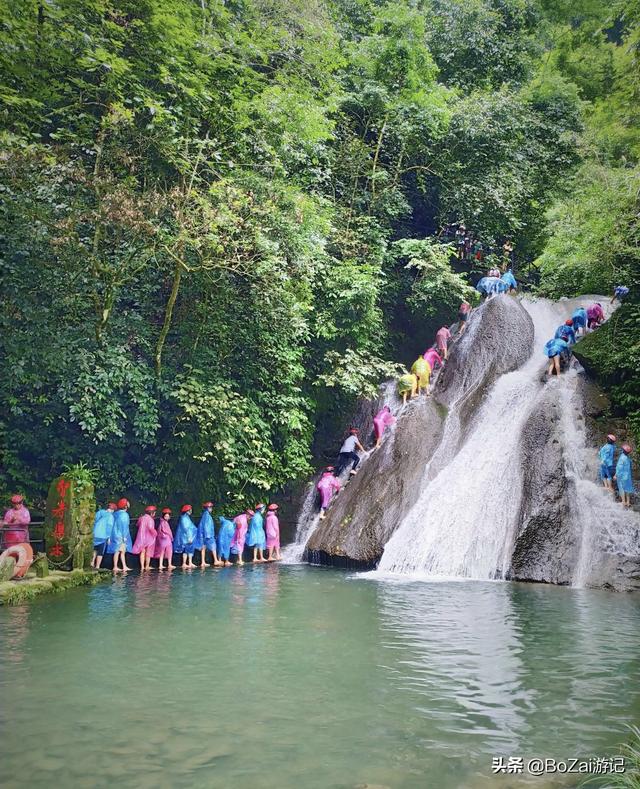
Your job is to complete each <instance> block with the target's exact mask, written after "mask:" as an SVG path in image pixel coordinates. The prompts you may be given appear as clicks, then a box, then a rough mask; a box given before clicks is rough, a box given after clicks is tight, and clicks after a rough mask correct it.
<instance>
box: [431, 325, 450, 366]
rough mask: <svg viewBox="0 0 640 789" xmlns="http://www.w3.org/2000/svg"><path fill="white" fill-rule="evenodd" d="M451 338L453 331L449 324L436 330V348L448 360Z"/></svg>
mask: <svg viewBox="0 0 640 789" xmlns="http://www.w3.org/2000/svg"><path fill="white" fill-rule="evenodd" d="M450 339H451V332H450V331H449V327H448V326H441V327H440V328H439V329H438V331H437V332H436V343H435V344H436V348H437V349H438V351H439V353H440V354H441V355H442V357H443V358H444V359H445V360H446V359H447V357H448V354H449V351H448V346H449V340H450Z"/></svg>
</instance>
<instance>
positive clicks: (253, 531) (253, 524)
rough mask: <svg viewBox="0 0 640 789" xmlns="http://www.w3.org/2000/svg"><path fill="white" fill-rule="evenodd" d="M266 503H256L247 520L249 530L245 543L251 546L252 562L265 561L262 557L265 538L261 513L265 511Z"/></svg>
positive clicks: (265, 544)
mask: <svg viewBox="0 0 640 789" xmlns="http://www.w3.org/2000/svg"><path fill="white" fill-rule="evenodd" d="M265 509H266V505H264V504H262V502H260V504H256V511H255V512H254V513H253V515H252V516H251V520H250V521H249V531H248V533H247V545H248V546H249V548H253V559H252V561H253V563H254V564H255V563H256V562H266V561H267V560H266V559H265V558H264V549H265V548H266V547H267V538H266V536H265V533H264V525H263V524H264V522H263V518H262V513H263V512H264V511H265Z"/></svg>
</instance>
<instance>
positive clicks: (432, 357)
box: [422, 348, 443, 373]
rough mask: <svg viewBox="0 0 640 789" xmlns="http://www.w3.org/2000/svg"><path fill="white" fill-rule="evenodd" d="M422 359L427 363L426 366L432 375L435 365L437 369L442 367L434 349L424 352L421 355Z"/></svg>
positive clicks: (440, 359) (440, 358) (439, 357)
mask: <svg viewBox="0 0 640 789" xmlns="http://www.w3.org/2000/svg"><path fill="white" fill-rule="evenodd" d="M422 358H423V359H424V360H425V361H426V362H427V364H428V365H429V367H430V368H431V372H432V373H433V371H434V370H435V369H436V364H437V365H438V367H442V365H443V361H442V357H441V356H440V354H439V353H438V351H436V349H435V348H429V350H428V351H425V352H424V353H423V354H422Z"/></svg>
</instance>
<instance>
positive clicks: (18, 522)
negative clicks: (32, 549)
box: [0, 493, 31, 548]
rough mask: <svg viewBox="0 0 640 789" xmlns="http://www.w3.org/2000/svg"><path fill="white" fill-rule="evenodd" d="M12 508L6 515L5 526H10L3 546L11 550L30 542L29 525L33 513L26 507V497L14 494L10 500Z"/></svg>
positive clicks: (3, 540)
mask: <svg viewBox="0 0 640 789" xmlns="http://www.w3.org/2000/svg"><path fill="white" fill-rule="evenodd" d="M9 501H10V502H11V508H10V509H8V510H7V511H6V512H5V514H4V519H3V521H2V525H3V526H9V527H10V528H8V529H7V530H6V531H4V533H2V534H0V536H1V537H2V546H3V547H4V548H10V547H11V546H12V545H18V544H19V543H21V542H29V524H30V523H31V513H30V512H29V510H28V509H27V508H26V507H25V506H24V496H21V495H20V494H19V493H14V494H13V496H12V497H11V498H10V500H9Z"/></svg>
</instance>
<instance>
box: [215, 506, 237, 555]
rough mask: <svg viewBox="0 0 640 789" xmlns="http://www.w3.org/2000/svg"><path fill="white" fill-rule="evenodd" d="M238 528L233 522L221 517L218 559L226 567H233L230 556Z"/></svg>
mask: <svg viewBox="0 0 640 789" xmlns="http://www.w3.org/2000/svg"><path fill="white" fill-rule="evenodd" d="M235 531H236V527H235V524H234V522H233V521H230V520H229V519H228V518H225V517H224V516H223V515H221V516H220V528H219V529H218V537H217V540H218V557H219V559H220V561H222V562H223V563H224V566H225V567H231V562H230V561H229V556H230V554H231V543H232V542H233V536H234V534H235Z"/></svg>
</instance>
